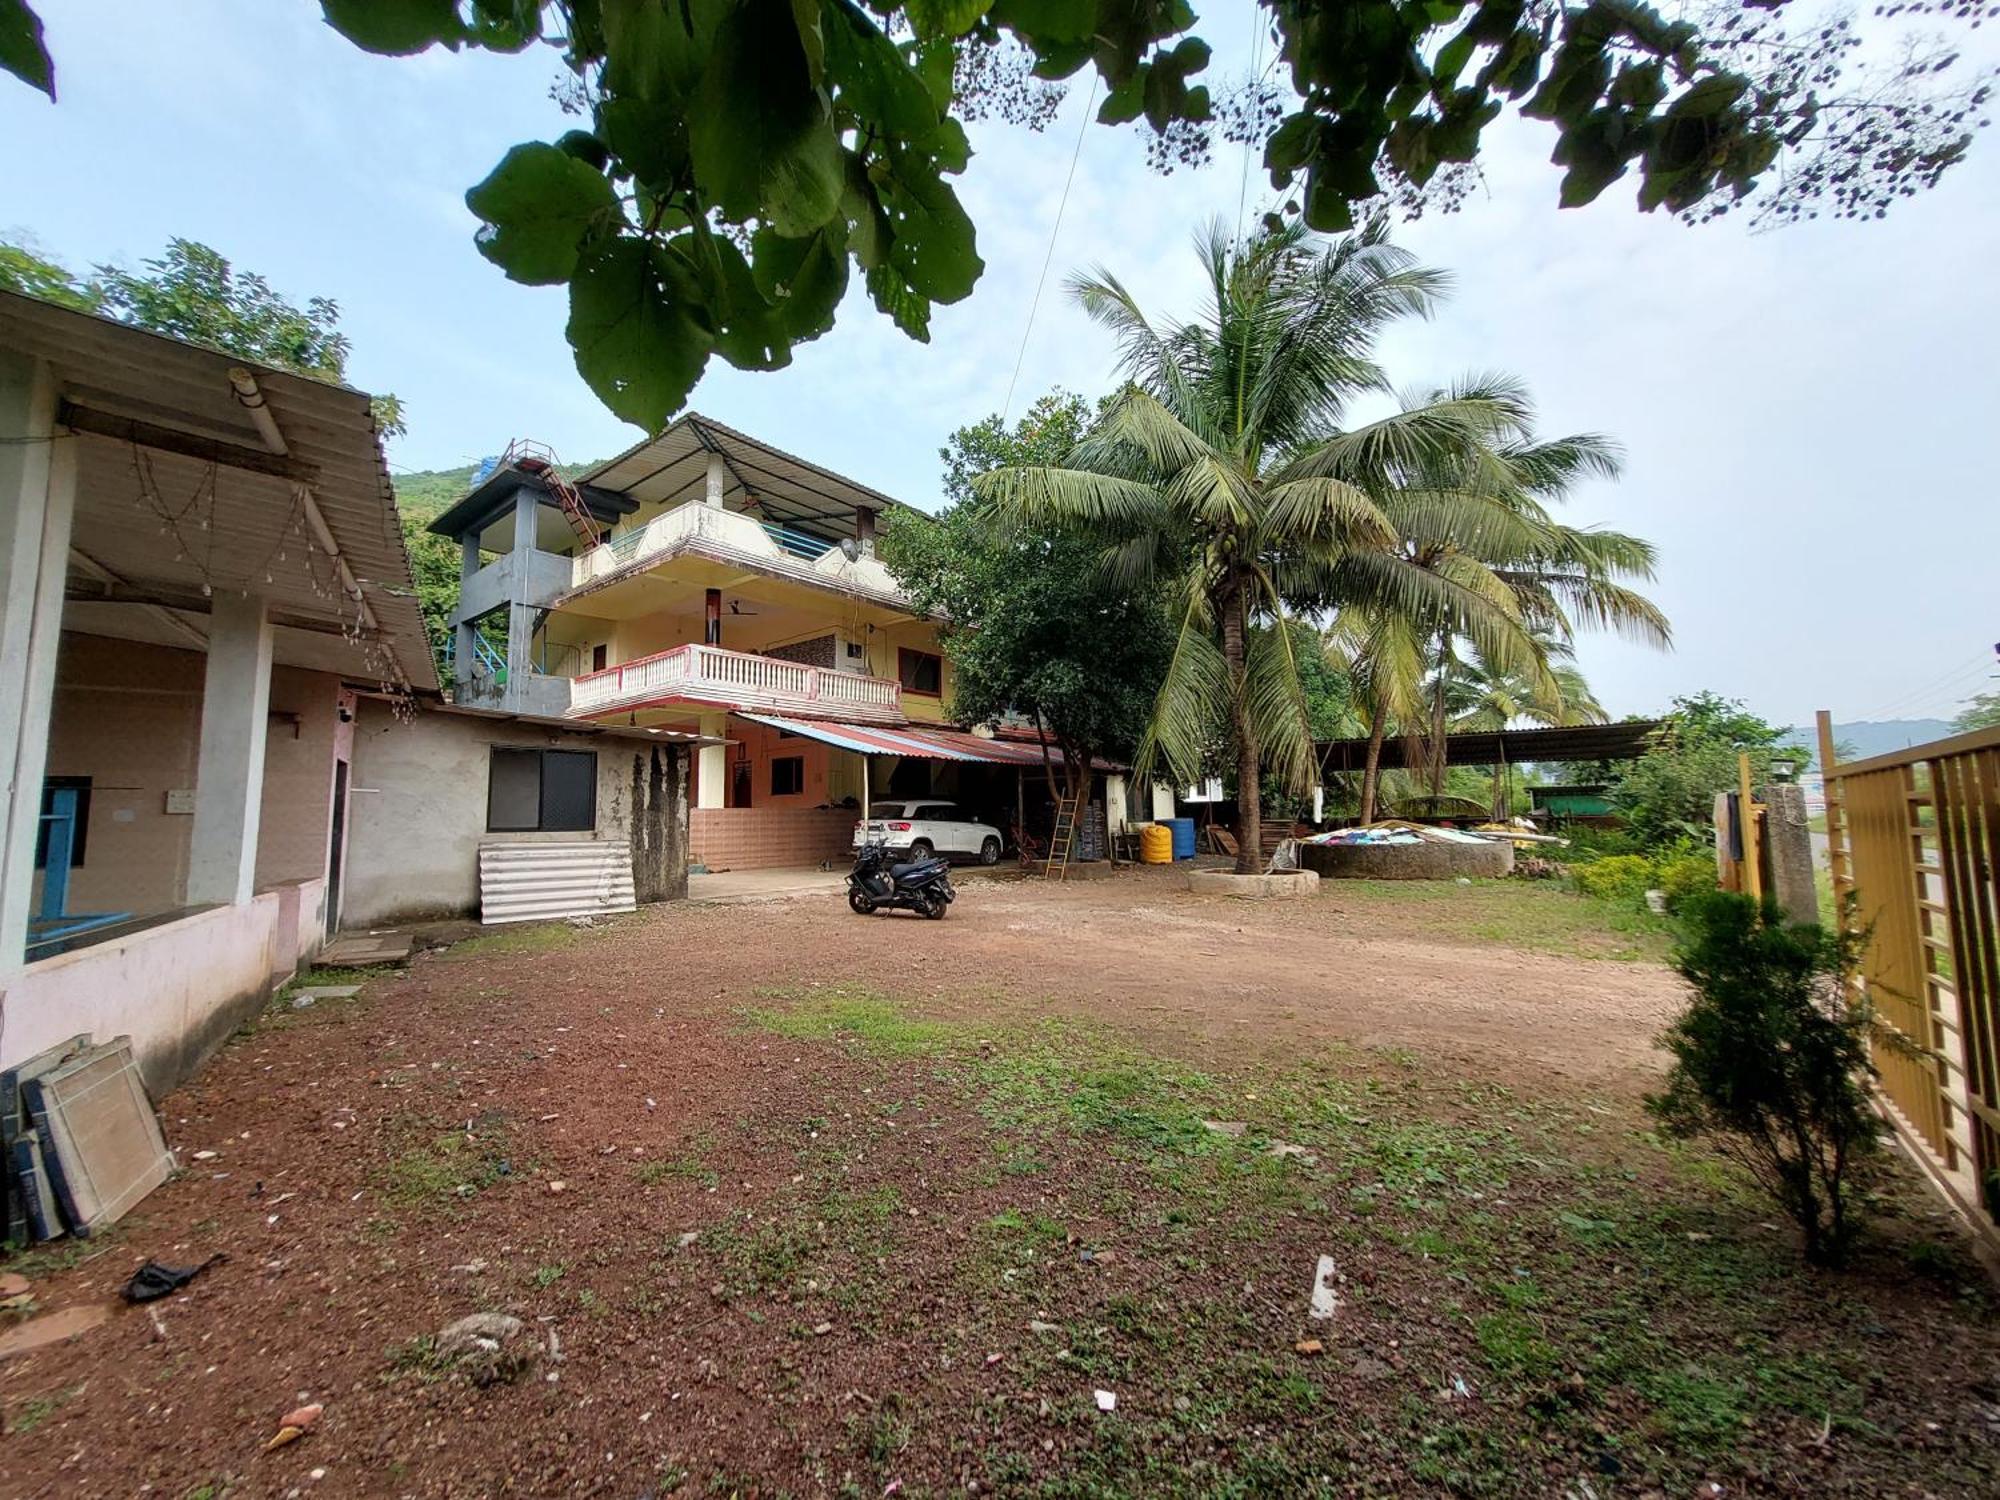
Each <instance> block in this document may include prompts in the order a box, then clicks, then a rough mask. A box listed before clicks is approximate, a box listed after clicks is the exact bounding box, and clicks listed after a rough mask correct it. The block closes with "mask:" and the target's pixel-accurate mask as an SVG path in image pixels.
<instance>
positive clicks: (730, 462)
mask: <svg viewBox="0 0 2000 1500" xmlns="http://www.w3.org/2000/svg"><path fill="white" fill-rule="evenodd" d="M711 452H715V453H720V454H721V455H722V457H723V461H724V463H725V464H726V465H727V466H728V486H727V488H726V489H725V490H724V503H725V504H728V505H730V506H731V508H732V509H735V508H740V507H741V504H742V501H743V500H744V499H749V498H752V497H754V498H755V499H756V500H757V502H758V505H757V509H758V511H759V512H760V514H762V515H763V516H764V518H765V519H767V520H772V521H778V522H782V523H783V524H785V525H787V526H796V527H798V528H799V529H801V530H804V531H810V532H815V533H820V534H824V535H829V536H836V537H838V536H852V535H853V534H854V513H855V512H856V511H857V510H874V511H880V510H888V509H891V508H896V507H903V502H902V501H900V500H897V499H894V498H892V497H891V496H888V495H885V494H883V493H882V492H881V491H880V490H878V489H874V488H872V487H870V486H868V485H865V484H862V483H861V482H860V481H858V480H854V479H849V478H847V477H846V476H845V475H844V474H836V473H834V472H833V470H831V469H825V468H821V467H820V466H819V465H818V464H815V463H809V462H807V461H806V460H805V459H803V458H800V457H798V456H797V455H796V454H792V453H787V452H785V451H784V450H783V449H782V448H774V447H772V446H771V445H770V444H769V443H766V442H764V441H762V440H761V439H758V438H754V437H751V436H750V435H749V434H748V433H743V432H738V431H737V430H736V429H735V428H733V427H728V426H725V425H724V424H723V423H721V422H718V421H716V420H715V419H714V418H713V417H705V416H703V415H701V413H699V412H689V413H687V414H686V415H685V416H683V417H680V418H679V419H678V420H676V421H675V422H674V423H673V424H672V425H670V426H669V427H668V428H667V429H666V430H665V431H664V432H662V433H661V434H660V435H659V436H658V437H654V438H648V439H646V441H644V442H642V443H638V444H635V445H634V446H633V447H630V448H628V449H626V450H625V451H624V452H623V453H621V454H619V455H618V456H617V457H616V458H612V459H607V460H606V461H605V462H603V463H601V464H599V465H598V466H597V467H596V468H595V469H592V470H590V471H589V472H588V473H587V474H585V475H583V476H582V482H583V483H586V484H591V485H595V486H596V487H597V488H599V489H605V490H615V491H618V492H619V493H621V494H626V495H629V496H631V497H632V498H633V499H635V500H637V501H639V502H640V503H641V504H652V503H655V502H660V501H665V502H668V503H670V504H671V503H674V502H676V501H678V500H686V499H692V498H694V497H696V496H698V495H700V494H701V493H702V491H703V486H704V484H705V482H706V479H705V476H706V474H707V469H708V459H707V456H708V454H709V453H711Z"/></svg>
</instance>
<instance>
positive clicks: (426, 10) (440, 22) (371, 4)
mask: <svg viewBox="0 0 2000 1500" xmlns="http://www.w3.org/2000/svg"><path fill="white" fill-rule="evenodd" d="M4 3H13V0H4ZM319 8H320V13H321V14H322V15H324V16H325V17H326V23H327V25H329V26H331V27H332V28H333V29H334V30H335V31H337V32H339V33H340V34H341V35H342V36H344V37H346V38H347V39H348V40H349V41H350V42H352V43H354V45H355V46H357V47H359V48H361V50H362V51H364V52H377V53H380V54H382V55H383V56H386V57H407V56H409V55H410V54H411V53H415V52H422V51H423V50H424V49H425V48H427V47H434V46H436V45H437V44H438V43H439V42H450V43H457V42H461V41H463V40H465V38H466V34H467V33H466V28H465V23H464V22H463V21H462V20H460V19H459V15H458V0H320V6H319Z"/></svg>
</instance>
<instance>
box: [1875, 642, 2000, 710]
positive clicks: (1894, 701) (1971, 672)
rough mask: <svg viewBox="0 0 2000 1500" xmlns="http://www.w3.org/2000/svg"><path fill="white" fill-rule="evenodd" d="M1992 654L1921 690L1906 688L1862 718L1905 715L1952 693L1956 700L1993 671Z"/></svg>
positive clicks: (1964, 664) (1983, 654) (1952, 670)
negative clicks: (1901, 713) (1914, 707)
mask: <svg viewBox="0 0 2000 1500" xmlns="http://www.w3.org/2000/svg"><path fill="white" fill-rule="evenodd" d="M1990 661H1991V657H1990V654H1989V653H1987V652H1984V651H1982V652H1981V653H1980V654H1979V655H1978V656H1976V657H1974V658H1973V659H1972V660H1971V661H1969V662H1961V663H1960V664H1959V665H1957V666H1955V667H1951V668H1949V669H1948V670H1946V671H1945V672H1944V673H1943V674H1942V675H1940V676H1938V677H1934V678H1931V679H1930V680H1929V681H1927V682H1925V683H1924V684H1922V685H1921V686H1919V687H1916V688H1911V689H1906V690H1905V691H1903V692H1901V693H1898V694H1896V695H1895V696H1894V697H1892V698H1889V699H1887V700H1886V701H1884V702H1883V704H1882V705H1881V707H1879V708H1875V709H1871V710H1870V711H1869V712H1867V713H1865V714H1863V715H1861V718H1862V719H1864V720H1865V719H1876V718H1880V717H1882V716H1883V715H1885V714H1890V713H1897V712H1906V711H1908V710H1909V709H1910V708H1911V707H1913V706H1921V705H1923V704H1925V703H1929V702H1932V701H1934V700H1935V699H1937V698H1938V697H1939V696H1941V695H1943V694H1945V693H1950V694H1951V695H1952V696H1953V698H1954V700H1956V698H1957V697H1958V696H1959V695H1961V694H1962V693H1963V692H1964V690H1965V689H1966V688H1967V687H1969V686H1970V685H1971V684H1972V683H1974V682H1976V681H1978V679H1979V678H1981V677H1983V676H1985V675H1986V673H1987V672H1988V671H1989V670H1990Z"/></svg>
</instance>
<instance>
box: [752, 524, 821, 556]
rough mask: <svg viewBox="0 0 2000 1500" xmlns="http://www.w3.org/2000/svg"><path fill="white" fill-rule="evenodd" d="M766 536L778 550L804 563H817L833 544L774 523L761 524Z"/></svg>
mask: <svg viewBox="0 0 2000 1500" xmlns="http://www.w3.org/2000/svg"><path fill="white" fill-rule="evenodd" d="M761 524H762V525H763V528H764V530H765V532H766V534H767V535H769V537H770V538H771V540H772V541H774V542H776V543H777V544H778V547H779V550H780V551H783V552H786V553H789V554H790V555H791V556H793V557H797V558H802V559H803V560H805V561H806V562H817V561H818V560H819V559H820V558H822V557H824V556H826V554H827V553H829V552H831V551H832V550H833V543H832V542H829V541H827V540H826V539H825V538H824V537H817V536H808V535H806V533H804V532H803V531H794V530H792V528H791V527H789V526H780V525H779V524H778V523H777V522H776V521H765V522H762V523H761Z"/></svg>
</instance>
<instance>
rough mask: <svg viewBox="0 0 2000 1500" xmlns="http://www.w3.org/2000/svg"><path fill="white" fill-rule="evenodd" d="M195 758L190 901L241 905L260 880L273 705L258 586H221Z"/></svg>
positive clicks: (267, 624)
mask: <svg viewBox="0 0 2000 1500" xmlns="http://www.w3.org/2000/svg"><path fill="white" fill-rule="evenodd" d="M208 621H209V631H208V667H207V671H206V673H205V674H204V675H203V678H202V686H201V750H200V753H199V754H198V755H197V757H196V760H195V782H194V832H193V836H192V841H191V845H190V848H189V851H188V884H187V899H188V903H189V904H190V905H195V904H198V903H202V902H208V901H224V902H229V903H231V904H233V905H241V904H242V903H243V902H245V901H248V900H249V899H250V896H251V894H252V892H253V891H254V890H255V889H256V884H257V824H258V818H259V815H260V814H261V813H262V811H263V806H264V737H265V732H266V730H267V729H268V727H269V724H270V711H271V621H270V617H269V616H268V614H267V613H266V612H265V607H264V600H263V598H262V596H260V595H257V594H239V593H237V592H236V591H235V590H233V589H218V590H217V591H216V594H215V602H214V605H213V607H212V612H211V613H210V615H209V617H208Z"/></svg>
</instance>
